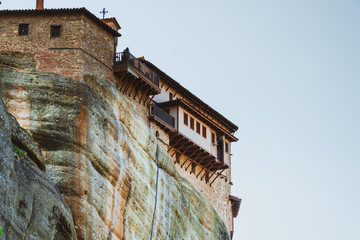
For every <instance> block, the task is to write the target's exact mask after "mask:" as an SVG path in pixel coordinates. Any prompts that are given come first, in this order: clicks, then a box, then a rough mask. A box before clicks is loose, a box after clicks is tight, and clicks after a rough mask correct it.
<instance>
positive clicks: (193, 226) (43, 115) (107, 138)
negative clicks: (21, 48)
mask: <svg viewBox="0 0 360 240" xmlns="http://www.w3.org/2000/svg"><path fill="white" fill-rule="evenodd" d="M19 63H21V64H19ZM20 65H21V66H20ZM34 66H36V64H34V60H33V59H31V56H29V55H23V56H21V54H20V55H19V54H11V53H5V54H4V56H1V54H0V77H2V81H3V84H4V90H3V93H4V101H5V103H6V105H7V107H8V110H9V111H10V112H11V113H12V114H13V115H14V116H15V117H16V118H17V119H18V120H19V122H20V124H21V125H22V126H24V127H25V128H26V129H27V130H29V131H30V132H31V133H32V135H33V137H34V139H35V140H36V141H37V142H38V143H39V145H40V147H41V149H42V152H43V153H44V154H45V157H46V159H47V174H48V176H49V177H50V178H51V179H52V180H53V182H54V183H55V184H56V186H57V187H58V188H59V189H60V192H61V193H62V194H63V195H64V198H65V200H66V202H67V203H68V205H69V207H70V209H71V211H72V213H73V216H74V221H75V225H76V231H77V236H78V238H79V239H113V240H117V239H150V231H151V221H152V215H153V211H154V199H155V183H156V170H157V166H156V161H155V152H156V147H157V139H156V137H155V136H154V134H153V131H152V129H151V128H150V127H149V123H148V121H147V120H146V119H144V118H143V116H142V115H141V114H140V113H139V111H138V109H136V106H135V105H134V104H133V103H132V102H131V101H130V100H129V99H128V98H127V97H126V96H124V95H123V94H121V93H120V92H119V91H118V90H117V89H116V87H115V84H114V82H115V79H98V78H96V77H95V76H94V75H92V74H91V73H89V74H88V75H86V76H85V77H84V79H83V80H82V81H77V80H74V79H71V78H67V77H64V76H59V75H56V74H52V73H44V72H38V71H37V70H36V69H35V68H34ZM159 166H160V171H159V192H158V205H157V212H156V217H155V224H154V234H153V239H229V234H228V232H227V230H226V227H225V225H224V224H223V222H222V221H221V219H220V218H219V216H218V215H217V213H216V212H215V211H214V209H213V208H212V207H211V206H210V205H209V204H208V203H207V202H206V201H205V200H204V199H203V197H202V196H201V194H199V193H198V192H197V191H196V190H195V189H194V188H193V187H192V185H191V184H190V183H189V182H188V181H187V180H185V179H183V178H182V177H181V176H180V175H179V174H178V172H177V170H176V167H175V165H174V163H173V160H172V159H171V157H170V156H169V155H168V154H167V152H166V150H165V149H160V151H159Z"/></svg>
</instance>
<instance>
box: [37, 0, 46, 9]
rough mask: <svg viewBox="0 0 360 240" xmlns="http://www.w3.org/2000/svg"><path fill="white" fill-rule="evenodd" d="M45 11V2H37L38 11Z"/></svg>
mask: <svg viewBox="0 0 360 240" xmlns="http://www.w3.org/2000/svg"><path fill="white" fill-rule="evenodd" d="M43 9H44V0H36V10H43Z"/></svg>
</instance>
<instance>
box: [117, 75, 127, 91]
mask: <svg viewBox="0 0 360 240" xmlns="http://www.w3.org/2000/svg"><path fill="white" fill-rule="evenodd" d="M124 76H125V78H124V79H123V84H121V87H120V89H119V90H120V92H123V91H124V89H123V88H124V87H125V86H126V84H127V83H128V80H129V76H128V75H127V74H126V73H124Z"/></svg>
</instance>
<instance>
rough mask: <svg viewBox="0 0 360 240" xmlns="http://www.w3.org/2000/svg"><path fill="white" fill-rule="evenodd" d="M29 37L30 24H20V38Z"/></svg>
mask: <svg viewBox="0 0 360 240" xmlns="http://www.w3.org/2000/svg"><path fill="white" fill-rule="evenodd" d="M27 35H29V24H25V23H22V24H19V36H27Z"/></svg>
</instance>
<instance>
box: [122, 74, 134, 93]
mask: <svg viewBox="0 0 360 240" xmlns="http://www.w3.org/2000/svg"><path fill="white" fill-rule="evenodd" d="M135 79H136V78H132V80H131V81H130V83H129V84H128V85H127V86H126V88H125V89H124V94H126V92H127V90H128V89H129V87H130V86H131V85H132V84H133V82H134V81H135Z"/></svg>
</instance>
